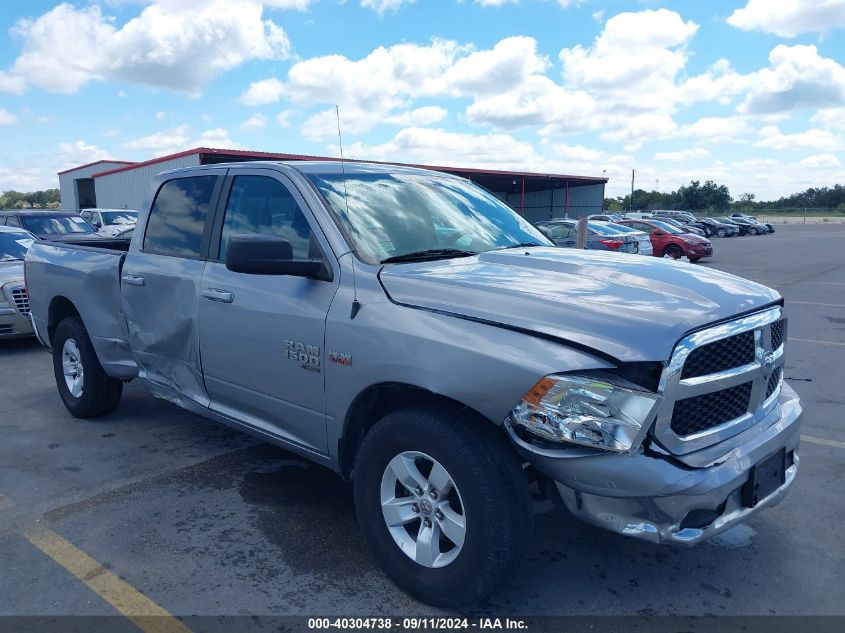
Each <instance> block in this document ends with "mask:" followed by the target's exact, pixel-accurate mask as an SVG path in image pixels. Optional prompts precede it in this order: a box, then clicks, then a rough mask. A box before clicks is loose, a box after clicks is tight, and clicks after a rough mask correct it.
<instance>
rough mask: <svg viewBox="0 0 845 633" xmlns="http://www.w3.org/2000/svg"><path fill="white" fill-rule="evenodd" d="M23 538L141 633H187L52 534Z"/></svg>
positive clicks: (43, 531)
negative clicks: (133, 624) (79, 581)
mask: <svg viewBox="0 0 845 633" xmlns="http://www.w3.org/2000/svg"><path fill="white" fill-rule="evenodd" d="M24 536H25V537H26V538H27V540H28V541H29V542H30V543H32V544H33V545H35V547H37V548H38V549H40V550H41V551H42V552H44V553H45V554H47V556H49V557H50V558H52V559H53V560H54V561H56V562H57V563H58V564H59V565H61V566H62V567H64V568H65V569H67V570H68V571H69V572H70V573H72V574H73V575H74V576H76V577H77V578H79V579H80V580H81V581H82V582H84V583H85V584H86V585H88V587H89V588H91V589H92V590H93V591H94V592H95V593H97V594H98V595H99V596H100V597H101V598H103V600H105V601H106V602H108V603H109V604H110V605H111V606H113V607H114V608H115V609H117V610H118V611H119V612H120V614H121V615H123V616H125V617H127V618H128V619H129V620H131V621H132V622H133V623H135V625H136V626H137V627H138V628H139V629H141V630H142V631H144V633H191V630H190V629H189V628H188V627H186V626H185V625H184V624H182V623H181V622H180V621H179V620H177V619H176V618H175V617H174V616H173V615H171V614H170V613H168V612H167V611H165V610H164V609H162V608H161V607H160V606H158V605H157V604H156V603H155V602H153V601H152V600H150V599H149V598H147V597H146V596H145V595H144V594H142V593H141V592H140V591H138V590H137V589H135V588H134V587H133V586H132V585H130V584H129V583H127V582H126V581H125V580H122V579H121V578H119V577H118V576H116V575H115V574H113V573H111V572H110V571H109V570H107V569H106V568H105V567H103V566H102V565H101V564H100V563H98V562H97V561H95V560H94V559H93V558H91V557H90V556H88V554H86V553H85V552H83V551H82V550H81V549H79V548H77V547H76V546H74V545H73V544H71V543H69V542H68V541H66V540H65V539H63V538H62V537H61V536H59V535H58V534H56V533H55V532H53V531H51V530H48V529H46V528H39V529H36V530H33V531H29V532H26V533H25V534H24Z"/></svg>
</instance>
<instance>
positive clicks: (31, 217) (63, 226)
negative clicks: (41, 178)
mask: <svg viewBox="0 0 845 633" xmlns="http://www.w3.org/2000/svg"><path fill="white" fill-rule="evenodd" d="M0 226H13V227H15V228H19V229H24V230H26V231H29V232H30V233H32V234H33V235H34V236H35V237H36V238H37V239H39V240H52V241H54V242H66V241H71V240H73V241H76V240H88V239H91V240H98V239H101V238H100V237H99V236H98V235H97V232H96V231H95V230H94V227H93V226H91V224H90V223H89V222H87V221H86V220H84V219H83V218H82V217H81V216H80V215H79V214H78V213H72V212H69V211H56V210H53V209H8V210H5V211H0Z"/></svg>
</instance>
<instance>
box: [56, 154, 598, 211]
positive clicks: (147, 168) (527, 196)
mask: <svg viewBox="0 0 845 633" xmlns="http://www.w3.org/2000/svg"><path fill="white" fill-rule="evenodd" d="M248 160H289V161H297V160H332V161H337V160H339V159H338V158H327V157H324V156H304V155H300V154H273V153H267V152H248V151H242V150H226V149H210V148H207V147H199V148H197V149H192V150H188V151H185V152H180V153H178V154H171V155H169V156H162V157H160V158H155V159H152V160H148V161H144V162H140V163H131V162H126V161H115V160H106V161H98V162H96V163H90V164H88V165H82V166H80V167H75V168H73V169H68V170H66V171H63V172H59V190H60V193H61V198H62V203H61V204H62V208H63V209H68V210H79V209H84V208H91V207H99V208H103V209H140V208H141V206H142V205H143V204H144V200H145V198H146V196H147V193H148V189H149V187H150V182H151V181H152V179H153V178H154V177H155V176H156V175H158V174H160V173H161V172H163V171H167V170H169V169H176V168H179V167H193V166H197V165H213V164H219V163H231V162H236V161H248ZM347 160H351V159H347ZM363 162H376V161H363ZM408 166H411V167H425V168H426V169H433V170H435V171H442V172H446V173H449V174H455V175H457V176H462V177H464V178H468V179H470V180H472V181H473V182H476V183H478V184H479V185H481V186H483V187H485V188H486V189H488V190H489V191H492V192H493V193H494V194H495V195H496V196H498V197H499V198H501V199H502V200H504V201H505V202H507V203H508V204H509V205H510V206H511V207H513V208H514V209H516V210H517V211H519V212H520V213H522V214H523V215H524V216H525V217H527V218H528V219H529V220H532V221H535V222H536V221H539V220H548V219H550V218H559V217H570V218H572V217H579V216H582V215H588V214H591V213H601V211H602V205H603V201H604V186H605V184H606V183H607V178H600V177H593V176H571V175H566V174H538V173H531V172H521V171H499V170H492V169H475V168H463V167H442V166H435V165H408Z"/></svg>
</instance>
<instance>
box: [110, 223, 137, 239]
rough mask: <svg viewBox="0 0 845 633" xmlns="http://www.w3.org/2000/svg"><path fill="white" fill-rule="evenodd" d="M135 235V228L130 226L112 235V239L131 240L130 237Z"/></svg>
mask: <svg viewBox="0 0 845 633" xmlns="http://www.w3.org/2000/svg"><path fill="white" fill-rule="evenodd" d="M134 234H135V227H134V226H130V227H127V228H124V229H121V230H120V231H118V232H117V233H115V234H114V238H115V239H117V240H123V239H132V236H133V235H134Z"/></svg>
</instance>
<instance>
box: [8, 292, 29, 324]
mask: <svg viewBox="0 0 845 633" xmlns="http://www.w3.org/2000/svg"><path fill="white" fill-rule="evenodd" d="M11 294H12V301H14V303H15V308H16V309H17V311H18V312H20V313H21V314H22V315H24V316H25V317H28V316H29V295H28V294H27V292H26V286H17V287H15V288H12V291H11Z"/></svg>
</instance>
